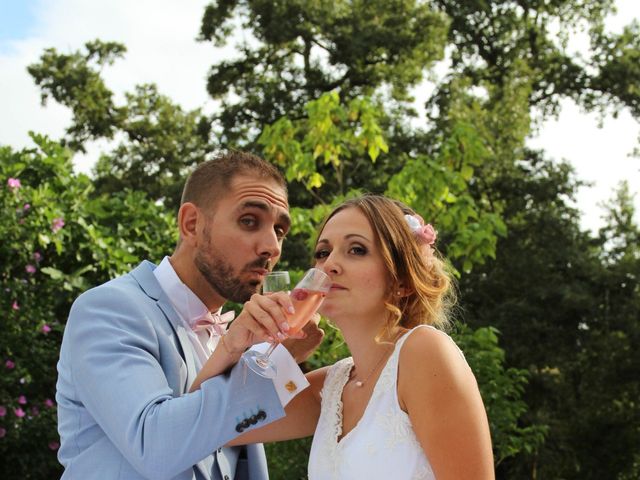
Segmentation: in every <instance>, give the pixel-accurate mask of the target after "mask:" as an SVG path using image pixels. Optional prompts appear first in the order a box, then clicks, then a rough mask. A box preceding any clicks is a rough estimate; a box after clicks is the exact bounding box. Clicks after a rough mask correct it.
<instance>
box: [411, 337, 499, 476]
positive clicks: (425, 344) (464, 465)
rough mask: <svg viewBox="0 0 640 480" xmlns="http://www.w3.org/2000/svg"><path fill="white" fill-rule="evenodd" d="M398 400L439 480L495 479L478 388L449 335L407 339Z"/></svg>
mask: <svg viewBox="0 0 640 480" xmlns="http://www.w3.org/2000/svg"><path fill="white" fill-rule="evenodd" d="M398 397H399V400H400V406H401V408H402V409H403V410H405V411H406V412H407V413H408V414H409V418H410V420H411V424H412V426H413V430H414V431H415V433H416V436H417V437H418V440H419V441H420V444H421V445H422V448H423V450H424V452H425V454H426V456H427V458H428V459H429V463H430V464H431V467H432V468H433V472H434V474H435V476H436V478H437V479H438V480H448V479H455V480H464V479H473V480H478V479H493V478H495V474H494V466H493V453H492V450H491V437H490V434H489V424H488V421H487V415H486V412H485V409H484V405H483V403H482V398H481V397H480V391H479V390H478V384H477V382H476V379H475V377H474V375H473V372H472V371H471V369H470V368H469V366H468V365H467V362H466V361H465V360H464V358H463V357H462V355H461V354H460V351H459V350H458V348H457V347H456V345H455V344H454V343H453V342H452V341H451V340H450V339H449V338H448V337H447V336H446V335H443V334H442V333H441V332H438V331H436V330H434V329H431V328H420V329H417V330H416V331H414V332H413V333H412V334H411V335H410V336H409V338H407V340H406V342H405V344H404V346H403V348H402V351H401V353H400V365H399V373H398Z"/></svg>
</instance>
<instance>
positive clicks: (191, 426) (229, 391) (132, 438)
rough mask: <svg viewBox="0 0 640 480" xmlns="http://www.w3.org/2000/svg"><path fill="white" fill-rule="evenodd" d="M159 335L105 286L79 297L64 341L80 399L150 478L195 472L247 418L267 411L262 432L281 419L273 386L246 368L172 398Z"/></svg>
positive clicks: (136, 309)
mask: <svg viewBox="0 0 640 480" xmlns="http://www.w3.org/2000/svg"><path fill="white" fill-rule="evenodd" d="M114 305H117V307H115V308H114ZM156 321H157V319H156ZM158 335H159V334H158V331H157V329H155V328H154V327H153V321H152V318H150V315H149V312H148V311H145V309H144V308H141V307H140V306H139V305H137V304H136V302H135V301H134V300H133V299H132V298H130V297H129V296H127V295H126V294H124V292H121V291H118V289H106V291H96V290H93V291H89V292H87V293H85V294H83V295H82V296H81V297H79V299H78V300H77V301H76V303H75V304H74V305H73V307H72V310H71V313H70V316H69V322H68V324H67V329H66V331H65V342H63V343H66V344H67V345H66V347H67V348H66V355H67V356H68V362H69V364H70V365H71V367H70V368H71V375H72V380H73V382H74V384H75V386H76V388H77V395H78V398H79V399H80V401H81V402H82V403H83V405H84V406H85V408H86V409H87V411H88V412H89V413H90V414H91V416H92V417H93V418H94V419H95V421H96V422H97V423H98V425H99V426H100V427H101V428H102V430H103V431H104V432H105V433H106V435H107V436H108V437H109V439H110V440H111V442H113V443H114V444H115V445H116V447H117V448H118V449H119V450H120V452H121V453H122V455H123V456H124V457H125V458H126V459H127V460H128V461H129V462H130V463H131V464H132V465H133V466H134V468H136V470H138V471H139V472H140V473H141V474H142V475H144V476H145V477H149V478H172V477H174V476H176V475H177V474H179V473H180V472H182V471H184V470H186V469H188V468H190V467H192V466H193V465H194V464H196V463H197V462H198V461H200V460H202V459H203V458H204V457H206V456H207V455H210V454H211V453H212V452H213V451H214V450H215V449H216V448H218V447H220V446H222V445H224V444H225V443H227V442H228V441H229V440H231V439H232V438H234V437H235V436H236V435H238V431H237V430H236V428H237V425H238V422H239V421H242V419H243V418H246V417H247V416H249V417H252V416H253V418H254V419H255V418H256V416H255V414H257V413H258V412H262V413H260V414H259V415H257V417H258V418H259V421H258V422H257V424H254V425H255V426H258V427H259V426H263V425H265V424H267V423H270V422H272V421H274V420H277V419H278V418H281V417H282V416H284V410H283V409H282V406H281V405H280V402H279V399H278V395H277V394H276V391H275V388H274V386H273V384H272V382H271V381H270V380H268V379H263V378H262V377H260V376H258V375H255V374H253V373H252V372H250V371H249V372H246V371H245V370H246V369H244V368H243V367H242V366H241V365H236V367H235V368H234V369H233V370H232V371H231V372H230V373H229V374H226V375H220V376H217V377H214V378H212V379H209V380H207V381H205V382H204V383H203V384H202V386H201V388H200V390H198V391H196V392H193V393H188V394H184V395H182V396H180V397H174V395H173V391H172V389H171V388H170V386H169V384H168V382H167V379H166V376H165V373H164V371H163V369H162V366H161V363H160V361H159V359H160V356H161V355H162V352H161V351H159V350H160V345H162V343H161V342H160V341H159V339H158ZM165 343H166V342H165ZM254 425H251V424H249V425H245V429H250V428H252V427H253V426H254Z"/></svg>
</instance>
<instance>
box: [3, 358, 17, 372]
mask: <svg viewBox="0 0 640 480" xmlns="http://www.w3.org/2000/svg"><path fill="white" fill-rule="evenodd" d="M4 366H5V367H7V368H8V369H9V370H12V369H13V368H15V366H16V364H15V363H13V362H12V361H11V360H7V361H6V362H4Z"/></svg>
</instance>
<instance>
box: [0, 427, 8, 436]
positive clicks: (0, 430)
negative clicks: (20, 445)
mask: <svg viewBox="0 0 640 480" xmlns="http://www.w3.org/2000/svg"><path fill="white" fill-rule="evenodd" d="M6 434H7V431H6V430H5V429H4V428H2V427H0V438H4V436H5V435H6Z"/></svg>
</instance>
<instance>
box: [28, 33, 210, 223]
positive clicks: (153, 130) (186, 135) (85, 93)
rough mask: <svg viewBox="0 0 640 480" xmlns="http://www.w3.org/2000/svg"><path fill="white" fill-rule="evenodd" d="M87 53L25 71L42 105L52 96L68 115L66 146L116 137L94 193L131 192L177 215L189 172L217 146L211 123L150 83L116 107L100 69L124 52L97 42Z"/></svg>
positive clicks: (47, 59) (52, 55)
mask: <svg viewBox="0 0 640 480" xmlns="http://www.w3.org/2000/svg"><path fill="white" fill-rule="evenodd" d="M85 49H86V53H81V52H74V53H71V54H62V53H58V52H57V51H56V50H55V49H52V48H50V49H47V50H46V51H45V53H44V54H43V55H42V57H41V59H40V62H39V63H36V64H33V65H30V66H29V68H28V70H29V73H30V74H31V75H32V76H33V78H34V80H35V82H36V84H37V85H39V86H40V88H41V90H42V101H43V102H46V101H47V100H48V99H49V98H50V97H51V98H53V99H54V100H56V101H57V102H59V103H61V104H63V105H65V106H67V107H69V108H70V109H71V111H72V113H73V121H72V124H71V126H70V127H69V128H68V129H67V138H66V139H64V140H63V143H64V144H65V145H68V146H69V147H71V148H72V149H74V150H80V151H83V150H84V148H85V144H86V142H88V141H90V140H95V139H99V138H106V139H114V138H119V139H120V140H119V143H118V145H117V146H116V147H115V149H114V150H112V151H111V152H108V153H103V154H102V155H101V157H100V159H99V161H98V164H97V165H96V167H95V176H96V179H95V185H96V193H98V194H100V193H115V192H119V191H121V190H123V189H133V190H137V191H141V192H146V193H147V194H148V195H149V197H150V198H152V199H155V200H159V201H162V202H164V203H166V205H167V206H168V207H169V208H173V209H175V210H176V211H177V208H178V206H179V203H180V195H181V193H182V186H183V184H184V178H185V176H186V174H187V172H188V171H189V170H190V169H192V168H193V167H194V166H195V165H196V164H197V163H199V162H201V161H203V160H204V159H205V158H206V157H207V155H209V154H210V153H211V152H212V150H213V148H214V147H213V144H212V142H211V141H210V130H211V126H210V123H209V122H208V121H207V119H206V118H205V117H204V116H203V115H202V114H201V113H200V111H199V110H193V111H189V112H184V111H183V110H182V108H181V107H179V106H177V105H176V104H175V103H173V102H172V101H171V100H169V99H168V98H167V97H165V96H163V95H161V94H160V93H159V92H158V90H157V88H156V87H155V85H139V86H137V87H136V88H135V91H134V92H133V93H127V94H126V95H125V98H126V103H125V104H124V105H120V106H118V105H116V104H115V103H114V100H113V92H111V90H109V88H108V87H107V86H106V84H105V83H104V80H103V79H102V77H101V76H100V73H101V72H100V71H101V69H102V68H103V67H104V66H107V65H110V64H112V63H113V62H114V61H115V60H116V59H118V58H120V57H122V56H123V55H124V53H125V51H126V48H125V47H124V45H121V44H118V43H114V42H101V41H99V40H96V41H93V42H88V43H87V44H86V45H85Z"/></svg>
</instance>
